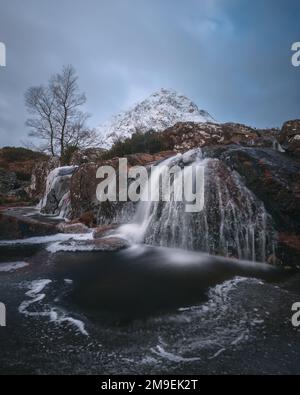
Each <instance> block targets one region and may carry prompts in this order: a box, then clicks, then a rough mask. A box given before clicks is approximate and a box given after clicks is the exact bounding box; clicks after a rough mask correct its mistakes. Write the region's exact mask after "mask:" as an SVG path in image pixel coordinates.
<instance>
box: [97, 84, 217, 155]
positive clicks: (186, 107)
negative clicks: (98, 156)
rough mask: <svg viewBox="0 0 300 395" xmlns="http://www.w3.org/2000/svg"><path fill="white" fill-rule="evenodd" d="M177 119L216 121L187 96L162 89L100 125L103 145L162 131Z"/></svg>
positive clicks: (108, 145) (185, 120) (107, 145)
mask: <svg viewBox="0 0 300 395" xmlns="http://www.w3.org/2000/svg"><path fill="white" fill-rule="evenodd" d="M177 122H216V121H215V120H214V119H213V118H212V117H211V116H210V115H209V114H208V113H207V112H206V111H204V110H199V108H198V107H197V105H196V104H194V103H193V102H192V101H191V100H190V99H188V98H187V97H186V96H184V95H181V94H179V93H177V92H176V91H174V90H170V89H161V90H160V91H158V92H155V93H153V94H152V95H150V96H149V97H148V98H147V99H145V100H143V101H142V102H140V103H138V104H136V105H135V106H134V107H133V108H131V109H130V110H128V111H125V112H123V113H120V114H118V115H115V116H114V117H112V119H111V120H110V121H108V122H106V123H104V124H103V125H101V126H99V128H98V133H99V135H100V136H101V137H102V140H103V142H104V143H103V146H104V147H105V148H110V147H111V146H112V145H113V143H114V142H115V141H117V140H124V139H125V138H127V137H130V136H131V135H132V134H133V133H135V132H137V131H139V132H143V133H145V132H147V131H149V130H155V131H162V130H164V129H166V128H168V127H171V126H174V125H175V124H176V123H177Z"/></svg>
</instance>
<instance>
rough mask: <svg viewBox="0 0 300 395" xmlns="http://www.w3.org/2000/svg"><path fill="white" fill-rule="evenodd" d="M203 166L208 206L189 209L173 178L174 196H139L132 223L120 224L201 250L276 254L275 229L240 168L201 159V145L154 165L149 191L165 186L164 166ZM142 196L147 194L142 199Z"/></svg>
mask: <svg viewBox="0 0 300 395" xmlns="http://www.w3.org/2000/svg"><path fill="white" fill-rule="evenodd" d="M193 164H194V165H197V166H201V167H203V169H204V207H203V209H202V210H201V211H199V212H194V213H190V212H187V211H186V202H184V201H176V195H177V194H178V193H180V191H179V190H178V188H180V186H179V184H180V183H176V182H174V180H175V179H176V176H175V177H174V179H173V183H172V185H173V189H172V195H171V199H170V201H162V200H159V201H148V202H143V201H141V202H140V203H139V204H138V208H137V211H136V214H135V217H134V221H133V223H132V224H129V225H124V226H122V227H121V228H120V229H119V230H120V232H121V233H122V234H123V235H124V236H125V237H126V238H127V239H129V240H131V241H132V242H135V243H142V242H145V243H147V244H152V245H159V246H166V247H177V248H183V249H188V250H197V251H202V252H207V253H210V254H214V255H223V256H232V257H237V258H239V259H247V260H253V261H262V262H264V261H266V260H267V259H268V257H270V256H272V255H274V248H275V247H274V246H275V244H276V232H275V231H274V229H273V226H272V219H271V217H270V216H269V214H268V213H267V212H266V210H265V208H264V205H263V203H262V202H261V201H260V200H258V199H257V198H256V197H255V195H254V194H253V193H252V192H251V191H250V190H249V189H248V188H247V187H246V186H245V185H244V183H243V182H242V179H241V177H240V176H239V174H238V173H236V172H234V171H232V170H230V169H229V168H228V167H227V166H226V165H225V164H224V163H223V162H221V161H219V160H218V159H202V157H201V151H199V150H198V151H191V152H188V153H186V154H184V155H181V154H178V155H176V156H174V157H172V158H169V159H167V160H165V161H163V162H162V163H161V164H159V165H157V166H156V169H155V170H154V171H153V172H152V175H151V177H150V179H149V182H148V184H149V185H148V188H150V190H151V191H153V192H155V190H159V189H161V178H162V173H163V171H164V169H165V167H166V166H167V167H171V166H174V165H177V166H179V167H180V168H181V169H182V170H181V171H182V172H184V173H186V174H188V173H190V172H192V169H193ZM141 200H143V199H141Z"/></svg>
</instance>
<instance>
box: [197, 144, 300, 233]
mask: <svg viewBox="0 0 300 395" xmlns="http://www.w3.org/2000/svg"><path fill="white" fill-rule="evenodd" d="M204 155H206V156H208V157H217V158H219V159H220V160H222V161H223V162H225V163H226V164H227V165H228V166H229V167H230V168H231V169H232V170H236V171H237V172H238V173H239V174H240V175H241V176H242V177H243V179H244V181H245V184H246V185H247V187H248V188H249V189H250V190H251V191H252V192H253V193H254V194H255V195H256V196H257V197H258V198H259V199H260V200H261V201H262V202H263V203H264V205H265V207H266V209H267V211H268V212H269V214H271V215H272V218H273V220H274V222H275V225H276V229H277V230H279V231H280V232H289V233H296V234H300V161H298V160H297V159H293V158H291V157H289V156H288V155H286V154H283V153H280V152H277V151H274V150H272V149H266V148H247V147H236V146H229V147H208V148H206V149H205V150H204Z"/></svg>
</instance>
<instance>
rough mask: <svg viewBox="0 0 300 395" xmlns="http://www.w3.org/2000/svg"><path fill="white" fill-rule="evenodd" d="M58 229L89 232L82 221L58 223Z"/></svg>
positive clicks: (63, 231) (67, 231) (66, 231)
mask: <svg viewBox="0 0 300 395" xmlns="http://www.w3.org/2000/svg"><path fill="white" fill-rule="evenodd" d="M58 230H59V231H60V232H62V233H89V232H90V229H89V228H88V227H87V226H85V225H84V224H82V223H66V222H62V223H61V224H59V225H58Z"/></svg>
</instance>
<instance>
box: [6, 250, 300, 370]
mask: <svg viewBox="0 0 300 395" xmlns="http://www.w3.org/2000/svg"><path fill="white" fill-rule="evenodd" d="M45 247H46V246H45V245H42V244H40V245H19V246H0V301H1V302H4V303H5V304H6V307H7V327H6V328H0V347H1V348H0V350H1V352H0V372H1V373H28V374H39V373H58V374H60V373H68V374H69V373H86V374H88V373H92V374H105V373H113V374H118V373H119V374H121V373H123V374H124V373H133V374H142V373H143V374H150V373H158V374H159V373H169V374H176V373H183V374H189V373H194V374H203V373H225V374H227V373H259V374H260V373H269V374H271V373H299V372H300V342H299V337H300V333H299V330H298V329H297V328H294V327H293V326H292V325H291V315H292V313H291V306H292V304H293V303H294V302H297V301H300V275H299V274H297V273H289V272H285V271H281V270H275V269H272V268H270V267H268V266H266V265H259V264H252V263H246V262H234V261H229V260H226V259H219V258H213V257H208V256H206V255H201V254H198V253H188V252H185V251H181V250H172V249H162V248H153V247H137V248H132V249H129V250H125V251H122V252H118V253H108V252H107V253H105V252H58V253H56V254H51V253H49V252H47V251H46V248H45ZM20 260H22V261H26V262H27V263H29V265H28V266H26V267H24V268H21V269H19V270H17V271H13V272H10V273H8V272H1V264H2V265H3V264H4V263H8V262H15V261H20ZM1 262H2V263H1Z"/></svg>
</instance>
